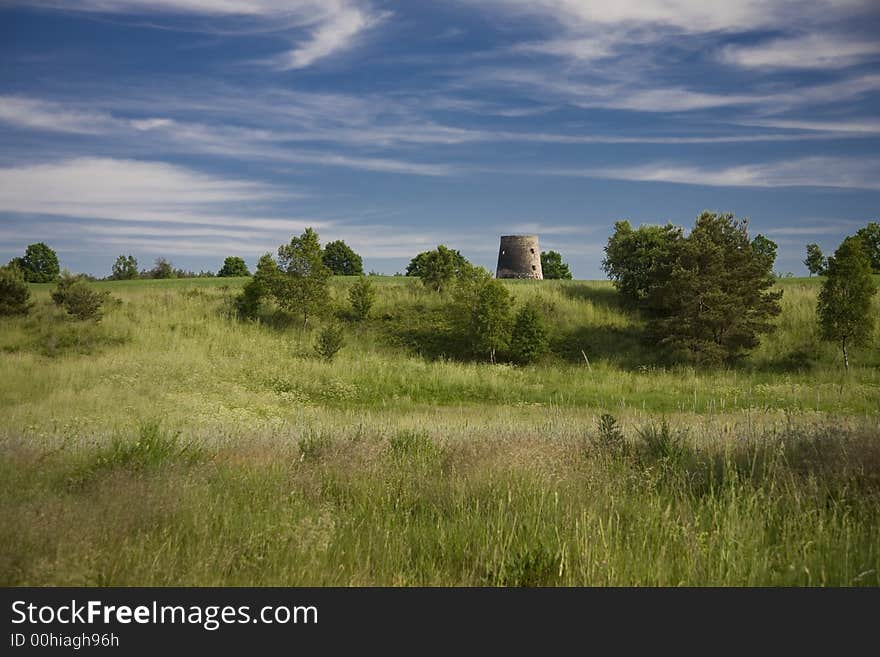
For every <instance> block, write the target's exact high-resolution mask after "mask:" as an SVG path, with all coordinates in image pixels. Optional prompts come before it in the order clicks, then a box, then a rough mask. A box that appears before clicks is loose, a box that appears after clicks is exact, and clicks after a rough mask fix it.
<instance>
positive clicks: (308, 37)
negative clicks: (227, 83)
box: [11, 0, 388, 69]
mask: <svg viewBox="0 0 880 657" xmlns="http://www.w3.org/2000/svg"><path fill="white" fill-rule="evenodd" d="M11 3H13V4H20V5H26V6H28V7H40V8H45V9H57V10H61V11H68V12H70V11H78V12H90V13H104V14H107V13H112V14H126V15H134V16H159V17H161V16H163V15H174V16H197V17H203V18H204V17H208V18H218V19H222V20H226V21H230V22H227V23H224V24H223V25H224V28H223V29H218V28H217V27H216V26H207V25H203V26H201V27H200V26H199V25H198V24H194V25H189V26H188V29H191V30H196V31H199V30H203V31H208V32H217V33H218V34H223V33H232V34H234V33H236V32H239V31H254V30H255V29H256V30H257V31H259V29H260V26H262V29H264V30H265V31H270V32H278V31H290V32H296V33H297V36H296V38H293V37H292V41H293V47H292V48H291V50H290V51H289V52H287V53H284V54H282V55H278V56H277V57H275V58H272V59H271V60H269V62H270V63H271V64H272V66H275V67H277V68H280V69H297V68H306V67H308V66H311V65H313V64H314V63H315V62H317V61H319V60H321V59H324V58H326V57H329V56H331V55H336V54H338V53H341V52H343V51H346V50H348V49H350V48H351V47H352V46H353V45H354V44H355V42H356V39H357V37H358V36H359V35H360V34H361V33H363V32H364V31H366V30H368V29H370V28H372V27H374V26H375V25H377V24H378V23H379V22H380V21H381V20H382V18H384V17H386V16H387V15H388V14H387V13H381V12H378V11H376V10H375V9H373V7H372V6H371V5H370V4H369V2H368V1H367V0H11ZM243 19H247V20H246V21H243ZM144 25H145V26H150V24H149V23H147V24H144Z"/></svg>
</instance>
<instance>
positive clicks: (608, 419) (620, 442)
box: [593, 413, 626, 454]
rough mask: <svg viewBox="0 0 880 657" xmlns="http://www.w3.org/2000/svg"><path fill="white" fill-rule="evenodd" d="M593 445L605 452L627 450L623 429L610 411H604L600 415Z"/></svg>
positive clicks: (618, 452) (622, 451)
mask: <svg viewBox="0 0 880 657" xmlns="http://www.w3.org/2000/svg"><path fill="white" fill-rule="evenodd" d="M593 446H594V447H596V448H597V449H600V450H602V451H604V452H610V453H612V454H622V453H624V452H625V451H626V442H625V439H624V436H623V431H622V430H621V428H620V425H619V424H618V422H617V418H615V417H614V416H613V415H611V414H610V413H603V414H602V415H601V416H600V417H599V423H598V427H597V432H596V436H595V438H593Z"/></svg>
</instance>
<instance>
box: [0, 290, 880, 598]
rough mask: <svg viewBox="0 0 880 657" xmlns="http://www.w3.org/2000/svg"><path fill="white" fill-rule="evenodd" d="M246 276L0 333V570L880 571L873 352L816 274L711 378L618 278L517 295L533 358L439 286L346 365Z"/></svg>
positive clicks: (124, 574) (849, 575)
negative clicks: (498, 356) (460, 325)
mask: <svg viewBox="0 0 880 657" xmlns="http://www.w3.org/2000/svg"><path fill="white" fill-rule="evenodd" d="M243 282H244V279H238V280H230V279H200V280H192V279H190V280H172V281H158V280H157V281H133V282H114V283H100V284H97V285H99V286H101V287H103V288H106V289H108V290H110V292H111V294H112V295H113V296H114V297H115V298H116V299H118V300H119V302H118V303H116V304H113V305H111V306H110V307H108V310H107V312H106V314H105V317H104V318H103V320H102V321H101V322H100V323H93V322H76V321H74V320H72V319H70V318H68V317H65V316H63V315H62V314H59V313H58V312H57V311H56V310H54V309H52V308H51V307H50V305H49V302H48V286H34V289H35V297H36V300H37V303H38V308H37V311H36V314H35V315H34V316H32V317H30V318H21V319H8V320H2V321H0V417H2V420H0V502H2V504H0V582H2V583H4V584H38V585H40V584H155V585H166V584H201V585H209V584H319V585H323V584H343V585H348V584H428V585H431V584H466V585H470V584H489V585H543V584H548V585H556V584H697V585H700V584H717V585H726V584H833V585H853V584H869V585H877V584H878V583H880V580H878V575H877V573H878V571H880V524H878V509H880V504H878V501H880V499H878V488H880V484H878V480H877V477H878V472H880V457H878V452H877V449H878V437H880V350H878V342H877V340H875V341H874V342H873V343H872V345H870V347H868V348H866V349H863V350H861V351H859V352H857V353H856V354H855V355H854V358H853V360H854V361H855V366H854V367H853V368H852V369H851V371H850V372H849V373H846V372H845V371H844V370H843V367H842V364H841V363H840V362H839V357H838V355H837V353H836V352H835V350H834V347H833V345H826V344H823V343H821V342H819V340H818V338H817V333H816V327H815V319H814V308H815V300H816V295H817V292H818V285H817V284H816V281H808V280H792V281H788V280H785V281H781V282H780V285H781V286H782V287H783V289H784V290H785V296H784V298H783V313H782V315H781V316H780V318H779V319H778V330H777V332H775V333H774V334H772V335H770V336H767V337H765V338H764V340H763V341H762V344H761V346H760V347H759V348H758V349H757V350H755V352H754V353H753V354H752V355H751V356H750V357H749V358H748V359H746V360H745V361H744V362H743V363H741V364H740V365H738V366H736V367H732V368H727V369H716V370H699V369H694V368H688V367H677V368H670V367H663V366H661V365H659V364H658V362H659V361H658V360H657V359H656V358H655V357H656V354H655V353H654V352H653V350H652V347H651V346H650V345H646V344H645V343H643V341H642V340H641V338H640V334H641V328H642V327H641V325H640V322H639V320H638V318H636V317H633V316H632V315H629V314H627V313H626V312H624V311H623V310H622V309H621V308H620V307H619V306H618V305H617V303H616V298H615V295H614V293H613V290H612V288H611V287H610V286H609V285H608V284H605V283H593V282H582V281H575V282H561V281H544V282H540V283H539V282H509V283H506V284H508V285H509V287H510V290H511V292H512V293H513V295H514V297H515V298H516V299H517V301H518V302H519V303H522V302H524V301H535V302H536V303H537V304H538V306H539V307H541V308H542V309H543V311H544V312H545V313H546V314H547V316H548V318H549V319H550V322H549V323H550V324H551V325H552V326H553V327H554V328H553V331H554V333H553V336H552V339H553V345H554V349H555V353H556V355H555V356H553V357H551V358H548V359H547V360H545V361H543V362H541V363H539V364H538V365H534V366H529V367H514V366H510V365H489V364H483V363H473V362H459V361H456V360H452V359H450V358H444V357H442V356H441V355H440V354H438V353H437V350H436V346H437V345H432V344H431V343H430V341H426V340H428V339H429V338H430V336H429V335H428V336H426V335H425V334H424V333H423V332H422V330H423V329H424V328H425V326H427V325H428V324H427V323H426V320H425V319H424V318H429V319H431V321H433V320H434V319H437V318H440V319H441V320H442V314H443V309H444V302H443V300H442V299H441V298H440V297H439V296H438V295H436V294H432V293H430V292H428V291H426V290H424V289H423V288H422V287H421V286H420V285H419V284H418V281H413V280H409V279H405V278H386V279H381V280H379V281H378V282H377V285H376V289H377V299H376V304H375V306H374V308H373V310H372V313H371V319H369V320H368V321H366V322H363V323H356V324H354V323H350V324H348V325H347V328H346V338H345V347H344V348H343V349H342V350H341V351H340V352H339V353H338V354H337V356H336V358H335V359H334V360H333V361H332V362H326V361H324V360H322V359H320V358H318V357H316V356H315V355H314V350H313V346H314V341H315V335H316V331H318V330H320V324H317V325H315V326H314V327H312V328H311V329H310V330H306V331H302V330H301V329H300V328H299V327H298V326H297V327H293V326H286V325H285V323H284V322H283V321H281V320H279V321H275V320H273V321H268V322H265V323H261V322H245V321H240V320H238V319H237V318H236V317H235V315H234V313H233V311H232V308H233V306H232V303H231V300H232V298H233V296H234V295H235V294H236V293H237V292H238V290H239V289H240V287H241V285H242V284H243ZM353 282H354V279H345V278H340V279H334V281H333V283H332V288H331V297H332V299H331V300H332V302H333V304H335V305H336V307H337V309H342V308H344V304H345V303H346V302H345V299H346V297H347V291H348V288H349V286H350V285H352V284H353ZM875 309H876V310H877V311H878V315H880V300H877V301H876V302H875ZM340 318H344V313H340ZM281 319H282V320H283V318H281ZM441 346H442V345H441ZM582 352H583V353H582ZM584 355H586V356H587V358H588V359H589V364H588V363H587V361H586V360H585V358H584ZM603 415H604V416H605V419H604V420H602V419H601V418H602V416H603ZM612 416H613V418H612V419H613V422H612V421H611V419H609V418H611V417H612Z"/></svg>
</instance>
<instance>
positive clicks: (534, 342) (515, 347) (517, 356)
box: [510, 304, 548, 365]
mask: <svg viewBox="0 0 880 657" xmlns="http://www.w3.org/2000/svg"><path fill="white" fill-rule="evenodd" d="M547 346H548V337H547V327H546V325H545V324H544V320H543V319H542V318H541V315H540V314H539V313H538V310H537V308H535V306H534V304H526V305H525V306H523V307H522V308H520V311H519V312H518V313H517V315H516V321H515V322H514V325H513V333H512V334H511V336H510V354H511V356H512V357H513V360H514V361H515V362H517V363H520V364H523V365H526V364H528V363H533V362H535V361H536V360H538V359H539V358H540V357H541V356H543V355H544V354H545V353H547Z"/></svg>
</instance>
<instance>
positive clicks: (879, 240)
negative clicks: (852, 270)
mask: <svg viewBox="0 0 880 657" xmlns="http://www.w3.org/2000/svg"><path fill="white" fill-rule="evenodd" d="M856 237H858V238H859V239H861V240H862V245H863V246H864V247H865V251H866V252H867V254H868V259H869V260H870V261H871V269H872V270H873V271H874V273H875V274H880V223H878V222H876V221H872V222H870V223H869V224H868V225H867V226H865V227H864V228H859V230H858V231H857V232H856Z"/></svg>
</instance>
